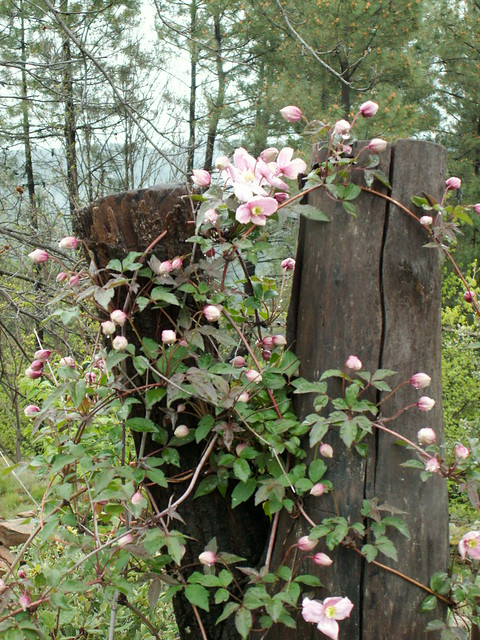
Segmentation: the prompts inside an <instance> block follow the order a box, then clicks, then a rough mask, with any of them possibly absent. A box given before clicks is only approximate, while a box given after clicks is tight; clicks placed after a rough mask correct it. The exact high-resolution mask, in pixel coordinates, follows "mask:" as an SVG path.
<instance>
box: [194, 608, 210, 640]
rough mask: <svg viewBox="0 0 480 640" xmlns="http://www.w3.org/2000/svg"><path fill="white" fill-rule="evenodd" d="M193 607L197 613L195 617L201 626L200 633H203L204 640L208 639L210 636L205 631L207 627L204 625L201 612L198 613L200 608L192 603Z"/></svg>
mask: <svg viewBox="0 0 480 640" xmlns="http://www.w3.org/2000/svg"><path fill="white" fill-rule="evenodd" d="M190 605H191V607H192V609H193V613H194V614H195V618H196V620H197V623H198V626H199V627H200V633H201V634H202V640H208V636H207V634H206V632H205V627H204V626H203V622H202V619H201V618H200V614H199V613H198V609H197V607H196V606H195V605H194V604H192V603H190Z"/></svg>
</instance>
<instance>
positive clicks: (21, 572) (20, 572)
mask: <svg viewBox="0 0 480 640" xmlns="http://www.w3.org/2000/svg"><path fill="white" fill-rule="evenodd" d="M26 577H27V573H26V571H25V569H19V570H18V571H17V578H18V579H19V580H25V578H26Z"/></svg>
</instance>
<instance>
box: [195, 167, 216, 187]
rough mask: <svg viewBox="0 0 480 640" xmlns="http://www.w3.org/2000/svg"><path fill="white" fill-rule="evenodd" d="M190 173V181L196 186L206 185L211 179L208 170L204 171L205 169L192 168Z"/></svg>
mask: <svg viewBox="0 0 480 640" xmlns="http://www.w3.org/2000/svg"><path fill="white" fill-rule="evenodd" d="M192 173H193V176H192V182H193V183H194V184H196V185H197V187H208V185H209V184H210V182H211V180H212V179H211V177H210V174H209V173H208V171H205V169H194V170H193V172H192Z"/></svg>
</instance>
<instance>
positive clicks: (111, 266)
mask: <svg viewBox="0 0 480 640" xmlns="http://www.w3.org/2000/svg"><path fill="white" fill-rule="evenodd" d="M106 268H107V269H108V271H119V272H121V271H122V263H121V262H120V260H116V259H114V260H110V262H109V263H108V264H107V267H106Z"/></svg>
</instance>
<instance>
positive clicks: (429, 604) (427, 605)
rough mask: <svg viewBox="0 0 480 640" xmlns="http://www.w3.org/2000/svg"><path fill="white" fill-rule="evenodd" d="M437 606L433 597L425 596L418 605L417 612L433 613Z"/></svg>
mask: <svg viewBox="0 0 480 640" xmlns="http://www.w3.org/2000/svg"><path fill="white" fill-rule="evenodd" d="M436 606H437V598H436V597H435V596H427V597H426V598H425V599H424V600H423V601H422V603H421V604H420V608H419V611H420V612H421V613H425V612H426V611H433V610H434V609H435V608H436Z"/></svg>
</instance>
